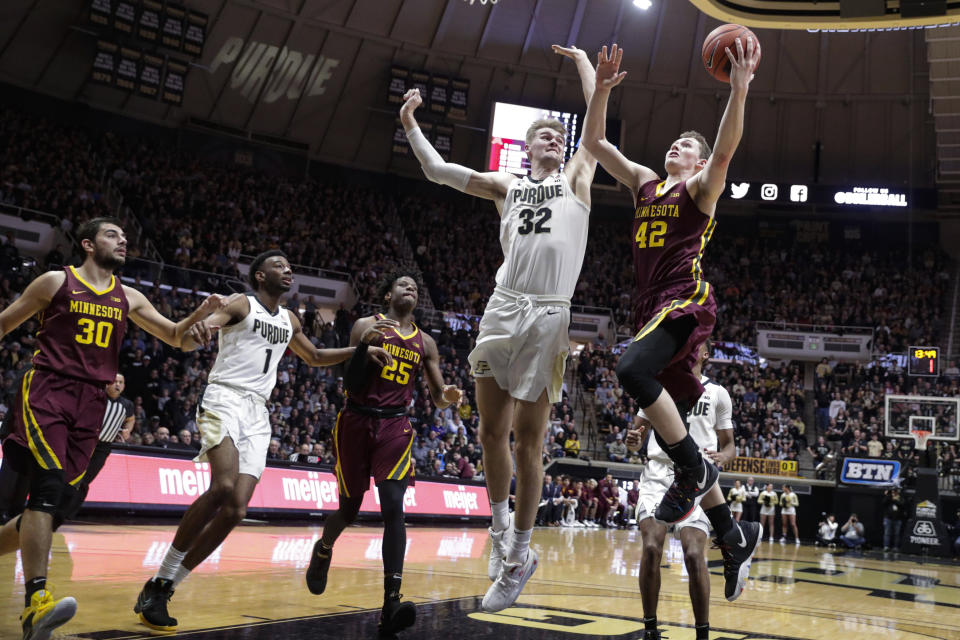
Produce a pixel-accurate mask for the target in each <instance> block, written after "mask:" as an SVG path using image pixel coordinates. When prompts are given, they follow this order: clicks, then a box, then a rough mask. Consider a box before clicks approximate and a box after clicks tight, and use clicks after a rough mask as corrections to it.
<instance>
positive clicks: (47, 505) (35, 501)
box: [27, 468, 67, 515]
mask: <svg viewBox="0 0 960 640" xmlns="http://www.w3.org/2000/svg"><path fill="white" fill-rule="evenodd" d="M65 486H67V483H66V482H65V481H64V479H63V469H40V468H37V469H34V470H33V473H32V474H31V476H30V498H29V499H28V500H27V509H30V510H31V511H43V512H44V513H49V514H51V515H55V514H56V513H57V509H59V508H60V499H61V497H62V496H63V492H64V487H65Z"/></svg>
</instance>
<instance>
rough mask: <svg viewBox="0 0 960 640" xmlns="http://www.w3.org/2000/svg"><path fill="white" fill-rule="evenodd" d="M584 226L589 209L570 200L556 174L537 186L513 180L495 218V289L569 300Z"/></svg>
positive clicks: (561, 175)
mask: <svg viewBox="0 0 960 640" xmlns="http://www.w3.org/2000/svg"><path fill="white" fill-rule="evenodd" d="M589 224H590V207H588V206H587V205H586V204H584V202H583V201H582V200H581V199H580V198H578V197H577V196H575V195H574V194H573V189H572V188H571V186H570V181H569V180H568V179H567V176H566V175H565V174H564V173H563V172H562V171H561V172H560V173H555V174H553V175H550V176H547V177H546V178H543V179H542V180H534V179H533V178H531V177H530V176H524V177H522V178H518V179H516V180H514V181H513V182H512V183H511V184H510V188H509V189H508V190H507V197H506V199H505V200H504V201H503V213H502V214H501V216H500V246H501V247H502V248H503V264H502V265H500V269H499V270H498V271H497V284H498V285H500V286H501V287H505V288H507V289H512V290H513V291H517V292H519V293H526V294H530V295H547V296H565V297H567V298H571V297H573V292H574V289H575V288H576V286H577V279H578V278H579V277H580V269H581V267H583V255H584V252H585V251H586V249H587V231H588V228H589Z"/></svg>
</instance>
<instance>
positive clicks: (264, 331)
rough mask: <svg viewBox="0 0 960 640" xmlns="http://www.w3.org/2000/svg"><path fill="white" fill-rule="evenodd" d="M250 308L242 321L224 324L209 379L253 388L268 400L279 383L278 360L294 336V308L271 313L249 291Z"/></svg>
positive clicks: (235, 386)
mask: <svg viewBox="0 0 960 640" xmlns="http://www.w3.org/2000/svg"><path fill="white" fill-rule="evenodd" d="M247 302H248V303H249V305H250V311H249V312H248V313H247V315H246V316H245V317H244V318H243V320H241V321H240V322H238V323H236V324H232V325H227V326H225V327H221V328H220V350H219V351H218V352H217V360H216V362H214V363H213V368H212V369H211V370H210V376H209V377H208V381H209V382H210V383H212V384H222V385H224V386H227V387H232V388H234V389H237V390H239V391H252V392H253V393H255V394H257V395H258V396H260V397H261V398H263V399H264V400H265V401H266V400H268V399H269V398H270V393H271V392H272V391H273V387H274V386H275V385H276V384H277V364H278V363H279V362H280V358H281V357H283V353H284V351H286V350H287V345H288V344H290V340H291V339H292V338H293V324H292V323H291V322H290V312H289V311H287V309H286V308H284V307H279V308H278V309H277V312H276V313H271V312H270V311H269V310H268V309H267V308H266V307H265V306H263V304H262V303H261V302H260V301H259V300H258V299H257V297H256V296H252V295H248V296H247Z"/></svg>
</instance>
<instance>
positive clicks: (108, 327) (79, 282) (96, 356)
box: [33, 267, 130, 384]
mask: <svg viewBox="0 0 960 640" xmlns="http://www.w3.org/2000/svg"><path fill="white" fill-rule="evenodd" d="M64 272H65V273H66V277H65V278H64V279H63V284H62V285H60V288H59V289H57V292H56V293H55V294H54V295H53V298H52V299H51V300H50V304H49V305H47V308H46V309H44V310H43V311H42V312H41V313H40V330H39V331H38V332H37V351H36V353H34V354H33V364H34V366H36V367H39V368H41V369H48V370H50V371H54V372H56V373H59V374H60V375H64V376H70V377H71V378H77V379H79V380H86V381H89V382H94V383H98V384H106V383H108V382H113V380H114V378H116V377H117V365H118V361H119V358H120V344H121V343H122V342H123V336H124V334H125V333H126V330H127V313H128V311H129V310H130V304H129V303H128V302H127V296H126V294H125V293H124V292H123V285H121V284H120V279H119V278H117V277H116V276H112V277H111V278H110V286H109V287H107V288H106V289H104V290H103V291H98V290H97V289H95V288H93V286H92V285H90V284H89V283H88V282H87V281H86V280H84V279H83V277H82V276H81V275H80V273H79V272H78V271H77V270H76V269H74V268H73V267H67V268H66V269H64Z"/></svg>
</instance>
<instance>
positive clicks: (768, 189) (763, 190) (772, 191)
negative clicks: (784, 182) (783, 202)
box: [760, 183, 780, 200]
mask: <svg viewBox="0 0 960 640" xmlns="http://www.w3.org/2000/svg"><path fill="white" fill-rule="evenodd" d="M779 194H780V190H779V189H777V185H775V184H769V183H768V184H765V185H763V186H762V187H760V197H761V198H763V199H764V200H776V199H777V196H778V195H779Z"/></svg>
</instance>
